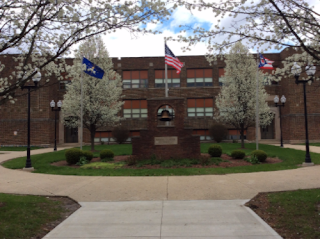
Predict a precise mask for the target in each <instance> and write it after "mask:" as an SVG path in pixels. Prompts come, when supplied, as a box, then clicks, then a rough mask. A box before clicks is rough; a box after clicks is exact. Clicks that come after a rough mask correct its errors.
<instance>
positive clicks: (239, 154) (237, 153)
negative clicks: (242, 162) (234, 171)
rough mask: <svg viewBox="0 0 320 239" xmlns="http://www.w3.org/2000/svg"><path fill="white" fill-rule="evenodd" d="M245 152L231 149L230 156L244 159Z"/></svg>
mask: <svg viewBox="0 0 320 239" xmlns="http://www.w3.org/2000/svg"><path fill="white" fill-rule="evenodd" d="M245 156H246V153H245V152H244V151H243V150H233V151H232V152H231V157H232V158H234V159H244V157H245Z"/></svg>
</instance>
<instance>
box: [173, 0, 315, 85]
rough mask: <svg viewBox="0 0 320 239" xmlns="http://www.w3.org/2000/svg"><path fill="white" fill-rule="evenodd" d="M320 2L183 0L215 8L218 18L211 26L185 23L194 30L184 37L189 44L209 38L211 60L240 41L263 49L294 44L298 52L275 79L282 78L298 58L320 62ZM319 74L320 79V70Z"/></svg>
mask: <svg viewBox="0 0 320 239" xmlns="http://www.w3.org/2000/svg"><path fill="white" fill-rule="evenodd" d="M316 3H317V1H313V0H257V1H249V0H234V1H230V0H219V1H206V0H200V1H197V2H196V1H194V2H191V1H188V0H185V1H180V0H179V4H180V5H184V6H185V7H186V8H188V9H189V10H190V11H196V10H200V11H203V10H208V11H211V12H212V13H213V14H212V17H214V18H215V19H216V23H215V24H213V25H212V26H211V28H210V29H209V30H207V29H204V28H201V27H190V26H183V28H184V30H190V29H192V30H193V34H192V35H190V36H189V37H183V36H182V37H181V38H180V40H183V41H188V42H189V46H191V45H194V44H196V43H197V42H202V41H205V42H207V43H208V52H209V55H208V60H209V61H213V60H215V57H216V56H217V55H220V53H223V51H224V50H226V49H228V48H230V47H231V46H232V45H233V44H234V43H236V42H243V43H246V45H250V46H252V47H254V46H255V47H260V50H261V51H263V50H268V49H272V50H273V49H278V50H281V49H284V48H286V47H293V48H294V49H295V50H296V54H294V55H292V56H290V57H288V58H287V59H286V60H285V61H284V62H283V64H284V68H282V69H277V72H276V73H277V74H276V76H279V77H278V78H275V79H273V80H280V79H281V76H282V75H284V74H288V73H289V72H290V68H291V67H292V66H293V62H295V61H296V62H300V65H306V64H308V63H313V64H314V65H320V44H319V41H320V12H319V5H318V8H317V9H316V8H314V7H313V6H312V5H314V4H316ZM187 48H188V47H187ZM212 52H214V53H213V54H212ZM316 74H318V77H317V79H318V80H319V71H318V72H317V73H316Z"/></svg>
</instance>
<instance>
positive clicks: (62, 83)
mask: <svg viewBox="0 0 320 239" xmlns="http://www.w3.org/2000/svg"><path fill="white" fill-rule="evenodd" d="M70 83H71V81H70V80H61V81H59V90H66V89H67V87H66V85H67V84H70Z"/></svg>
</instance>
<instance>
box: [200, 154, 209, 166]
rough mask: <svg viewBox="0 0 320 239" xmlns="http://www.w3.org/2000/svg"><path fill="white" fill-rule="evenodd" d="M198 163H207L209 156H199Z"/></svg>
mask: <svg viewBox="0 0 320 239" xmlns="http://www.w3.org/2000/svg"><path fill="white" fill-rule="evenodd" d="M199 163H200V164H201V165H209V164H210V158H209V157H205V156H200V157H199Z"/></svg>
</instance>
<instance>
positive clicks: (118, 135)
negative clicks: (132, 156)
mask: <svg viewBox="0 0 320 239" xmlns="http://www.w3.org/2000/svg"><path fill="white" fill-rule="evenodd" d="M129 135H130V131H129V130H128V129H127V128H126V127H124V126H122V125H120V126H118V127H115V128H114V129H113V130H112V136H113V138H114V140H115V141H116V142H117V143H118V144H122V143H124V142H126V141H127V139H128V138H129Z"/></svg>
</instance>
